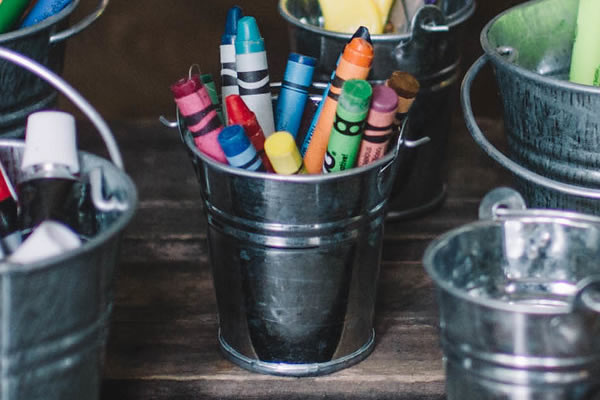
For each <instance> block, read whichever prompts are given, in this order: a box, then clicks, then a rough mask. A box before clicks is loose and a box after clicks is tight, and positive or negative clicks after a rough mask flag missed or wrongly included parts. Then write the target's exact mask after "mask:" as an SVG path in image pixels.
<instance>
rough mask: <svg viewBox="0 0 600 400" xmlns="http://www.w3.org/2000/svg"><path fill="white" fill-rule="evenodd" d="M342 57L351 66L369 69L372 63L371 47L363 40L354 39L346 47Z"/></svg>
mask: <svg viewBox="0 0 600 400" xmlns="http://www.w3.org/2000/svg"><path fill="white" fill-rule="evenodd" d="M342 56H343V57H344V58H345V59H346V60H348V61H350V62H351V63H353V64H356V65H359V66H361V67H370V66H371V63H372V62H373V45H372V44H371V43H369V42H368V41H366V40H365V39H363V38H354V39H352V40H351V41H350V43H348V44H347V45H346V48H345V49H344V53H343V55H342Z"/></svg>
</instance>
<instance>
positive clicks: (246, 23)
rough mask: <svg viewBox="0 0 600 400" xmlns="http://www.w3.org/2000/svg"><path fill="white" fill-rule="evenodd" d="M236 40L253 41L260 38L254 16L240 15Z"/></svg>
mask: <svg viewBox="0 0 600 400" xmlns="http://www.w3.org/2000/svg"><path fill="white" fill-rule="evenodd" d="M235 40H236V42H255V41H259V40H262V37H261V36H260V31H259V30H258V24H257V23H256V19H255V18H254V17H250V16H247V17H242V18H240V20H239V21H238V24H237V35H236V38H235Z"/></svg>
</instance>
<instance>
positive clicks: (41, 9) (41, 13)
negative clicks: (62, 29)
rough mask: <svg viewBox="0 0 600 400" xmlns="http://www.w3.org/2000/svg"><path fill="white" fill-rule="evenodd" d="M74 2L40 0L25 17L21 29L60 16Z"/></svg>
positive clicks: (70, 0)
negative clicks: (56, 15)
mask: <svg viewBox="0 0 600 400" xmlns="http://www.w3.org/2000/svg"><path fill="white" fill-rule="evenodd" d="M72 1H73V0H39V1H38V2H37V3H35V5H34V6H33V7H32V8H31V10H30V11H29V13H28V14H27V15H26V16H25V19H24V20H23V22H22V23H21V28H26V27H28V26H32V25H35V24H37V23H39V22H42V21H43V20H45V19H46V18H48V17H51V16H53V15H55V14H58V13H59V12H60V11H61V10H62V9H63V8H65V7H66V6H68V5H69V4H70V3H71V2H72Z"/></svg>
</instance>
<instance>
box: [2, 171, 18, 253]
mask: <svg viewBox="0 0 600 400" xmlns="http://www.w3.org/2000/svg"><path fill="white" fill-rule="evenodd" d="M11 187H12V185H11V182H10V180H9V179H8V176H7V175H6V170H5V169H4V166H3V165H2V164H1V163H0V251H1V253H2V255H7V254H10V253H12V252H13V251H14V249H15V248H16V247H18V245H19V244H20V243H21V233H20V232H19V220H18V213H17V202H16V201H15V198H14V197H13V190H12V189H11Z"/></svg>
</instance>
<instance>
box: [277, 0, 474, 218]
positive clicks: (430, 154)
mask: <svg viewBox="0 0 600 400" xmlns="http://www.w3.org/2000/svg"><path fill="white" fill-rule="evenodd" d="M441 4H442V6H441V8H438V7H435V6H425V7H423V8H422V9H421V10H420V11H419V12H417V14H416V15H415V16H414V18H413V20H412V23H411V29H410V32H407V33H403V34H384V35H372V36H371V39H372V41H373V46H374V49H375V59H374V61H373V66H372V70H371V73H370V75H369V80H372V81H376V82H377V81H379V82H381V81H384V80H386V79H387V78H389V77H390V75H391V74H392V72H393V71H396V70H401V71H407V72H410V73H411V74H413V75H414V76H415V77H416V78H417V79H418V80H419V82H420V84H421V90H420V91H419V94H418V95H417V98H416V100H415V102H414V103H413V105H412V107H411V110H410V118H409V124H410V130H409V132H410V135H414V136H409V137H408V139H414V138H420V137H429V138H430V139H431V141H430V143H429V144H427V145H426V146H423V147H421V148H419V149H418V150H417V151H415V152H414V155H412V156H411V157H406V158H405V159H404V160H403V161H402V162H403V163H404V164H406V165H407V166H408V167H410V168H409V169H410V174H409V175H408V176H407V177H406V179H405V180H402V181H397V182H396V184H395V186H394V188H393V190H392V195H391V200H390V206H389V212H388V219H402V218H406V217H414V216H417V215H419V214H421V213H424V212H427V211H429V210H431V209H433V208H435V207H436V206H438V205H440V204H441V203H442V202H443V200H444V198H445V194H446V176H445V175H444V172H443V171H444V161H445V155H446V145H447V141H448V135H449V133H450V123H451V115H452V107H453V106H454V99H453V95H454V94H455V92H454V90H455V89H456V85H455V83H456V82H457V80H458V78H459V75H460V71H459V61H460V54H461V43H462V41H461V39H462V36H463V30H464V29H463V28H464V22H465V21H466V20H467V19H468V18H469V17H470V16H471V15H472V14H473V12H474V10H475V2H474V0H444V1H443V2H442V3H441ZM279 12H280V14H281V15H282V17H283V18H284V19H285V20H286V21H287V22H288V26H289V37H290V47H291V49H292V51H296V52H298V53H301V54H306V55H309V56H312V57H315V58H317V59H318V64H317V67H316V71H315V80H320V81H324V82H328V81H329V78H330V75H331V72H332V71H334V70H335V66H336V63H337V60H338V57H339V54H340V53H341V52H342V50H343V48H344V46H345V44H346V43H347V42H348V41H349V40H350V38H351V36H352V35H351V34H343V33H339V32H331V31H327V30H325V29H322V28H321V26H322V25H323V24H322V21H321V19H322V17H321V12H320V9H319V5H318V1H317V0H280V1H279Z"/></svg>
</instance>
